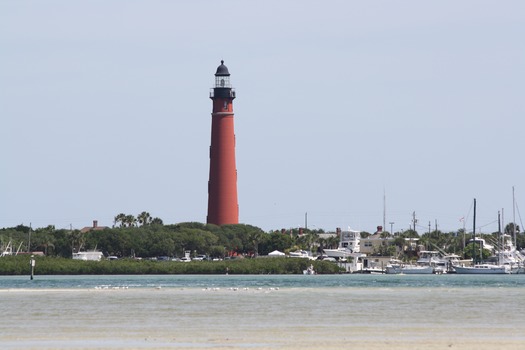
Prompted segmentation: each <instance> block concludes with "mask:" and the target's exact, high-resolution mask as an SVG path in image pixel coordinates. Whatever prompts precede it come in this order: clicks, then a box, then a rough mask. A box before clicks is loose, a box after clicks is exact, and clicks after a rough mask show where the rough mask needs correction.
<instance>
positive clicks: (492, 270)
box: [454, 198, 511, 275]
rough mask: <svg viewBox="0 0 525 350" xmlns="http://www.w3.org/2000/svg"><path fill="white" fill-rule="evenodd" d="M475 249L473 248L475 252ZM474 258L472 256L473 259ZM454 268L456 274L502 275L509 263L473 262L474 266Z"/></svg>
mask: <svg viewBox="0 0 525 350" xmlns="http://www.w3.org/2000/svg"><path fill="white" fill-rule="evenodd" d="M473 228H474V229H473V232H474V242H475V241H476V199H475V198H474V219H473ZM475 251H476V249H474V254H475ZM475 260H476V259H475V258H474V261H475ZM454 270H456V273H458V274H471V275H472V274H483V275H488V274H496V275H503V274H508V273H510V272H511V269H510V266H509V265H494V264H486V263H482V264H475V265H474V266H454Z"/></svg>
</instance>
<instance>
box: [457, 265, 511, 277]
mask: <svg viewBox="0 0 525 350" xmlns="http://www.w3.org/2000/svg"><path fill="white" fill-rule="evenodd" d="M454 270H456V273H457V274H464V275H465V274H469V275H474V274H483V275H490V274H496V275H503V274H508V273H510V272H511V269H510V266H508V265H493V264H476V265H474V266H455V267H454Z"/></svg>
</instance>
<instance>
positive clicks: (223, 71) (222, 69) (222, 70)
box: [215, 60, 230, 76]
mask: <svg viewBox="0 0 525 350" xmlns="http://www.w3.org/2000/svg"><path fill="white" fill-rule="evenodd" d="M215 75H216V76H229V75H230V72H228V67H226V66H225V65H224V60H221V65H220V66H219V67H217V73H215Z"/></svg>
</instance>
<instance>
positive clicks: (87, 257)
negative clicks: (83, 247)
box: [73, 250, 104, 261]
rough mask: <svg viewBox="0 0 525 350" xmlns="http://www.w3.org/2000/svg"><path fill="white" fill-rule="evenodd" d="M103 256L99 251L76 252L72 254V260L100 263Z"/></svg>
mask: <svg viewBox="0 0 525 350" xmlns="http://www.w3.org/2000/svg"><path fill="white" fill-rule="evenodd" d="M103 256H104V254H102V252H99V251H95V250H93V251H90V252H78V253H73V259H74V260H83V261H100V260H101V259H102V257H103Z"/></svg>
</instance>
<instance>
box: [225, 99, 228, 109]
mask: <svg viewBox="0 0 525 350" xmlns="http://www.w3.org/2000/svg"><path fill="white" fill-rule="evenodd" d="M224 109H225V110H227V109H228V102H226V101H224Z"/></svg>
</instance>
